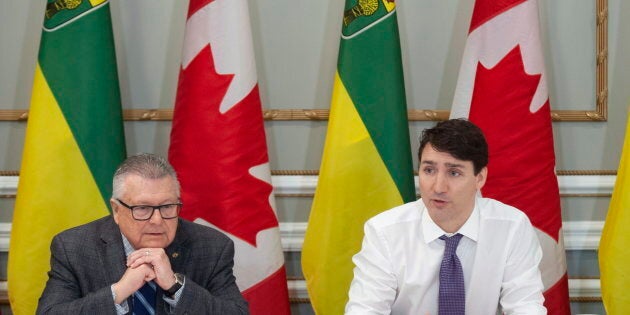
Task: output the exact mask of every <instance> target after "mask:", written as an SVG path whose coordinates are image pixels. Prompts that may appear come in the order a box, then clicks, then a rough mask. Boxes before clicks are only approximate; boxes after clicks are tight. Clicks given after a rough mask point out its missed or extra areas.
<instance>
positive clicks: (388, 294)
mask: <svg viewBox="0 0 630 315" xmlns="http://www.w3.org/2000/svg"><path fill="white" fill-rule="evenodd" d="M364 231H365V236H364V238H363V245H362V248H361V251H360V252H359V253H358V254H356V255H354V257H353V258H352V261H353V262H354V264H355V268H354V279H353V280H352V283H351V284H350V292H349V301H348V304H346V310H345V314H390V313H391V308H392V304H393V303H394V300H395V298H396V292H397V279H396V276H395V274H394V272H393V267H392V263H391V260H390V259H391V258H390V257H391V255H390V251H389V249H388V246H387V243H386V241H385V239H384V238H383V237H382V236H380V235H379V233H378V232H377V231H376V229H374V227H373V226H371V225H370V222H369V221H368V222H367V223H366V224H365V227H364Z"/></svg>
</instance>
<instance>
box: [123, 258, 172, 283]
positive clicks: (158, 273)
mask: <svg viewBox="0 0 630 315" xmlns="http://www.w3.org/2000/svg"><path fill="white" fill-rule="evenodd" d="M142 265H148V266H151V267H152V268H153V272H154V273H155V279H154V280H155V283H157V285H159V286H160V288H162V289H163V290H168V289H169V288H170V287H172V286H173V285H174V284H175V274H174V272H173V269H172V268H171V262H170V261H169V260H168V256H167V255H166V252H165V251H164V249H163V248H141V249H139V250H137V251H135V252H133V253H131V254H130V255H129V256H127V266H128V267H129V268H137V267H139V266H142Z"/></svg>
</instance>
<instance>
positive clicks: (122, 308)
mask: <svg viewBox="0 0 630 315" xmlns="http://www.w3.org/2000/svg"><path fill="white" fill-rule="evenodd" d="M110 288H111V290H112V299H113V301H114V305H115V306H116V314H118V315H125V314H127V313H129V305H128V303H127V300H123V301H122V303H120V304H116V292H114V285H113V284H112V285H111V287H110Z"/></svg>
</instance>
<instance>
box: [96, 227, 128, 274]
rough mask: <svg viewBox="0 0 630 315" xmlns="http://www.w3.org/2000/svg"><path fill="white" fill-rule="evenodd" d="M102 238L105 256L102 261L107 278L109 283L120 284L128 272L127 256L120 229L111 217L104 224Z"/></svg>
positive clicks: (101, 232)
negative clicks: (119, 281)
mask: <svg viewBox="0 0 630 315" xmlns="http://www.w3.org/2000/svg"><path fill="white" fill-rule="evenodd" d="M100 237H101V241H102V249H101V250H102V254H103V255H102V256H101V260H102V262H103V265H104V266H105V269H104V270H106V272H107V275H106V278H107V279H108V280H109V283H115V282H118V280H120V278H122V276H123V274H124V273H125V270H126V261H125V259H126V256H125V249H124V247H123V244H122V237H121V234H120V229H119V228H118V225H117V224H116V222H114V219H112V218H111V217H110V219H109V220H107V221H106V222H105V224H103V229H102V230H101V231H100Z"/></svg>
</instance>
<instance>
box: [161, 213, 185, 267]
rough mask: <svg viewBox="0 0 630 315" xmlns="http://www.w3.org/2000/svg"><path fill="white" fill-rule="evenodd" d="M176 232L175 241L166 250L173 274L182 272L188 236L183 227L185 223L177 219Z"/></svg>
mask: <svg viewBox="0 0 630 315" xmlns="http://www.w3.org/2000/svg"><path fill="white" fill-rule="evenodd" d="M178 220H179V223H178V224H177V232H176V233H175V239H174V240H173V242H172V243H171V245H169V246H168V247H167V248H166V254H167V255H168V258H169V260H170V261H171V267H172V268H173V271H174V272H183V271H184V270H183V268H184V263H185V262H186V261H187V259H188V246H187V243H188V239H189V235H188V233H186V230H187V229H186V228H185V227H184V226H183V225H185V224H186V222H184V221H182V220H181V219H178Z"/></svg>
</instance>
